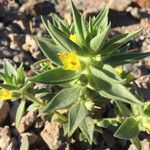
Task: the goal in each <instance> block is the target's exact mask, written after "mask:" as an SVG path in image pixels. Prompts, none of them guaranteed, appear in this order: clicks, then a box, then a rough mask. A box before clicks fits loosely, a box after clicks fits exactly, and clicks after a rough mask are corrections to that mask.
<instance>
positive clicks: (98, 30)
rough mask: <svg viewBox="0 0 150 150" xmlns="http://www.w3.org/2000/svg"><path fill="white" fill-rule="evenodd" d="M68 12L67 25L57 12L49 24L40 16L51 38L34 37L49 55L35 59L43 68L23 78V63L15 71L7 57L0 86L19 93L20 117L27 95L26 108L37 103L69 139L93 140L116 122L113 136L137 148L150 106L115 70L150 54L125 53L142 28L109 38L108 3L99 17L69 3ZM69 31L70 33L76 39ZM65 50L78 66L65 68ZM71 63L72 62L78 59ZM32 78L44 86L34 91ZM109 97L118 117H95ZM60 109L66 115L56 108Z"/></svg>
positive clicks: (146, 128)
mask: <svg viewBox="0 0 150 150" xmlns="http://www.w3.org/2000/svg"><path fill="white" fill-rule="evenodd" d="M71 10H72V14H73V22H72V23H71V24H69V23H67V22H65V21H64V20H62V19H60V18H59V17H57V16H56V15H54V16H53V17H52V23H51V22H50V21H49V20H48V19H46V18H44V17H42V21H43V24H44V26H45V28H46V29H47V31H48V33H49V34H50V36H51V38H45V37H34V38H35V40H36V41H37V43H38V45H39V47H40V48H41V50H42V52H43V53H44V54H45V56H46V58H47V59H44V60H41V61H40V62H38V63H36V65H37V64H41V63H42V65H40V66H42V67H41V68H40V69H38V70H37V71H35V73H36V75H35V76H34V77H32V78H29V79H26V80H25V77H24V73H23V70H22V69H23V67H22V65H21V66H20V67H19V69H17V71H16V70H15V69H14V68H13V67H12V66H11V65H10V64H9V63H8V62H7V61H6V62H5V65H4V69H5V73H1V74H0V76H1V77H2V79H3V80H4V82H3V84H1V85H0V86H1V87H2V88H6V89H9V90H11V91H13V92H14V93H18V95H19V98H23V99H24V100H23V102H22V103H21V104H20V107H19V109H18V112H19V113H18V114H19V115H17V116H19V117H17V118H19V120H20V118H21V117H20V116H22V115H23V112H24V108H25V101H26V99H29V100H32V101H33V104H32V105H31V106H30V109H29V110H31V109H33V108H34V109H35V108H39V107H40V108H41V109H42V114H44V115H46V116H49V117H51V116H52V114H56V115H57V116H58V119H57V120H56V121H57V122H58V123H60V124H61V125H62V127H63V129H64V134H65V135H67V136H69V137H70V136H72V135H73V134H74V133H75V132H76V133H78V134H79V137H80V139H82V140H88V142H89V143H90V144H92V143H93V142H95V143H96V139H95V138H94V132H95V131H96V130H102V129H103V128H107V127H108V126H110V125H112V126H119V128H118V129H117V131H116V132H115V133H114V136H115V137H117V138H120V139H125V140H130V141H131V142H132V143H134V144H135V145H136V147H137V149H140V143H139V140H138V134H139V132H140V131H147V132H149V131H150V127H149V126H150V118H149V117H150V104H149V103H148V102H147V103H145V102H144V101H143V98H142V96H141V94H140V92H139V89H138V87H137V86H136V84H135V83H134V81H133V84H132V88H133V89H134V93H131V92H130V90H129V88H130V86H131V84H130V83H129V80H128V78H127V77H128V73H125V72H122V73H121V75H118V74H117V72H116V69H115V68H116V67H118V66H122V65H125V64H127V63H131V62H133V61H137V60H139V59H142V58H145V57H147V56H150V53H141V52H140V53H137V52H136V53H133V52H129V51H128V48H129V46H128V45H127V43H128V42H129V41H130V40H132V39H133V38H134V37H135V36H136V35H138V34H139V33H140V32H141V29H138V30H136V31H134V32H131V33H125V34H122V35H119V36H116V37H114V38H111V39H109V36H108V35H109V31H110V27H111V23H109V22H108V11H109V9H108V7H107V6H106V7H105V8H104V9H103V10H102V11H101V12H100V13H99V14H98V15H97V17H93V18H89V20H88V22H87V21H86V20H85V17H84V16H83V15H81V14H80V13H79V12H78V10H77V9H76V7H75V6H74V4H73V3H72V2H71ZM70 35H74V36H75V38H76V41H75V40H72V39H71V38H70ZM69 53H71V54H73V55H74V56H75V57H74V58H79V61H80V68H78V69H74V70H73V69H64V68H63V65H64V64H63V63H62V60H61V59H60V54H63V55H64V56H67V54H69ZM70 59H71V58H70ZM70 59H69V61H70ZM71 61H72V62H73V64H76V60H71ZM66 62H67V63H68V61H66ZM72 62H71V63H72ZM50 64H51V66H50ZM68 65H69V64H68ZM6 66H7V67H6ZM8 68H10V69H9V70H8ZM36 82H37V83H43V84H46V85H47V87H48V88H46V89H42V90H38V91H34V90H33V84H34V83H36ZM55 86H59V87H60V89H61V90H60V91H56V92H55V93H52V92H51V89H52V88H53V87H55ZM42 100H44V102H43V101H42ZM107 100H112V101H113V104H114V105H115V110H114V112H115V115H116V116H115V117H114V118H94V119H93V117H92V116H94V115H93V113H94V110H95V109H100V108H101V106H102V104H103V103H105V102H106V101H107ZM128 106H130V107H128ZM129 108H131V109H129ZM64 109H65V110H66V111H65V113H64V114H63V113H61V111H59V110H64ZM20 112H21V113H20ZM16 120H18V119H16ZM19 122H20V121H17V124H19Z"/></svg>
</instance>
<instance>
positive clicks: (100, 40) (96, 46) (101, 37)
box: [90, 24, 110, 52]
mask: <svg viewBox="0 0 150 150" xmlns="http://www.w3.org/2000/svg"><path fill="white" fill-rule="evenodd" d="M109 29H110V24H109V25H108V26H107V27H106V28H105V29H104V30H103V31H102V32H100V33H99V34H98V35H96V36H95V37H94V38H93V39H92V40H91V41H90V47H91V48H92V50H93V51H95V52H96V51H99V50H100V49H101V48H102V46H103V45H104V41H105V40H106V38H107V35H108V32H109Z"/></svg>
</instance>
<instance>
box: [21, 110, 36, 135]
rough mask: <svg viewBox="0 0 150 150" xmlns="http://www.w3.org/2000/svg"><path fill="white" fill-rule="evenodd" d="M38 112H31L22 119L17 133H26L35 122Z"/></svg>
mask: <svg viewBox="0 0 150 150" xmlns="http://www.w3.org/2000/svg"><path fill="white" fill-rule="evenodd" d="M37 112H38V111H37V110H36V111H33V112H28V113H27V114H26V115H25V116H24V117H23V118H22V119H21V122H20V125H19V127H18V131H19V133H24V132H25V131H27V130H28V129H29V128H30V127H31V126H32V125H33V123H34V122H35V120H36V118H37V115H38V113H37Z"/></svg>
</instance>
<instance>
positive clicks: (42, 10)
mask: <svg viewBox="0 0 150 150" xmlns="http://www.w3.org/2000/svg"><path fill="white" fill-rule="evenodd" d="M19 11H20V12H23V13H25V14H26V15H33V16H35V15H37V14H38V15H48V14H49V13H50V12H54V4H52V3H51V2H50V1H42V0H32V1H31V0H28V1H27V2H26V3H25V4H23V5H22V6H21V8H20V10H19Z"/></svg>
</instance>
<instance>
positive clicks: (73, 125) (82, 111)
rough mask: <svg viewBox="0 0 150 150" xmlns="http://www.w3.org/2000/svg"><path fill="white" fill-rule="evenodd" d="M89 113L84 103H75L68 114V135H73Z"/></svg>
mask: <svg viewBox="0 0 150 150" xmlns="http://www.w3.org/2000/svg"><path fill="white" fill-rule="evenodd" d="M86 115H87V110H86V108H85V105H84V103H79V102H78V103H75V104H74V105H73V106H72V107H71V109H70V111H69V114H68V125H69V128H68V131H69V133H68V135H69V136H71V135H72V134H73V133H74V131H75V130H76V129H77V128H78V127H79V125H80V124H81V122H82V121H83V120H84V118H85V117H86Z"/></svg>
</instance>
